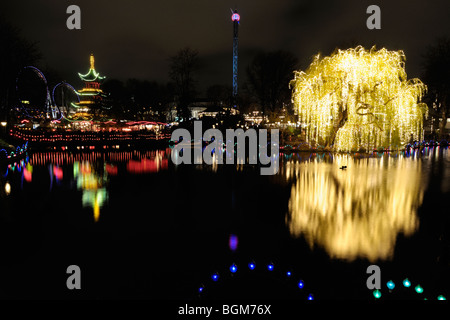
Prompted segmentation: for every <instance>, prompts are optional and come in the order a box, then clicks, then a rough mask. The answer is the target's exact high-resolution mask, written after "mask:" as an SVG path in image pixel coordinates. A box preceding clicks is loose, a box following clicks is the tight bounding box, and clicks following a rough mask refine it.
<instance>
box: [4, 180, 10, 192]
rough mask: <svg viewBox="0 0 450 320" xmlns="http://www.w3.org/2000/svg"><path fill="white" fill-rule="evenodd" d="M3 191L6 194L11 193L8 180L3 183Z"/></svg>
mask: <svg viewBox="0 0 450 320" xmlns="http://www.w3.org/2000/svg"><path fill="white" fill-rule="evenodd" d="M5 193H6V195H9V194H10V193H11V185H10V184H9V182H6V183H5Z"/></svg>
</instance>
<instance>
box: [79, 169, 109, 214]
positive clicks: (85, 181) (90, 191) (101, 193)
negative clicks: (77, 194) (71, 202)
mask: <svg viewBox="0 0 450 320" xmlns="http://www.w3.org/2000/svg"><path fill="white" fill-rule="evenodd" d="M73 177H74V179H75V180H76V184H77V188H78V190H82V192H83V195H82V204H83V207H88V206H89V207H92V209H93V211H94V221H96V222H97V221H98V219H99V218H100V208H101V207H102V206H103V205H104V204H105V202H106V201H107V200H108V193H107V191H106V184H107V181H108V174H107V171H106V170H103V173H102V172H98V170H95V168H94V167H93V166H92V165H91V163H89V162H87V161H84V162H78V161H76V162H74V164H73Z"/></svg>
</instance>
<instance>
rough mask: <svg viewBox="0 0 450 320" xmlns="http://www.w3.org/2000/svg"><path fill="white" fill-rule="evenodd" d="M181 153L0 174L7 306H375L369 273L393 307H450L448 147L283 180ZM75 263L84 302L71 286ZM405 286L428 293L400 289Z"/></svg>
mask: <svg viewBox="0 0 450 320" xmlns="http://www.w3.org/2000/svg"><path fill="white" fill-rule="evenodd" d="M170 152H171V150H170V149H165V150H107V151H102V152H99V151H97V150H90V149H88V148H86V149H85V150H80V152H76V153H69V152H46V153H31V154H29V157H28V159H24V160H22V161H21V162H20V163H16V164H15V165H14V164H13V165H10V166H9V167H7V166H3V167H2V168H0V181H1V183H0V210H1V211H0V217H1V220H0V240H1V248H2V249H1V262H0V271H1V275H0V295H1V297H2V298H33V299H36V298H37V299H46V298H88V299H91V298H100V299H101V298H151V299H153V298H155V299H209V298H213V299H214V298H278V299H297V298H307V297H308V296H309V295H310V294H313V296H314V298H315V299H365V300H367V299H373V296H372V292H371V290H369V289H367V287H366V280H367V278H368V276H369V275H368V274H367V273H366V269H367V267H368V266H369V265H371V264H377V265H378V266H380V268H381V271H382V273H381V276H382V283H383V289H382V292H383V297H393V298H395V297H398V298H404V297H406V298H423V297H427V298H429V299H435V298H436V297H437V295H439V294H444V295H447V297H448V294H449V293H450V292H449V288H450V273H449V271H450V264H449V263H450V223H449V222H450V218H449V210H448V207H449V201H450V197H449V196H450V182H449V181H450V157H449V155H448V149H446V148H445V149H443V148H427V149H424V150H423V151H422V152H419V151H416V152H413V153H412V154H405V153H401V152H399V153H390V154H388V153H384V154H373V155H363V154H352V155H350V154H331V153H317V154H315V153H305V152H300V153H296V154H289V155H283V154H280V156H279V163H280V170H279V172H278V174H277V175H274V176H261V175H260V174H259V173H260V168H258V167H257V166H251V165H214V166H209V165H179V166H175V165H174V164H173V163H172V161H171V159H170ZM344 166H345V167H346V168H343V167H344ZM249 263H252V265H251V267H249ZM73 264H75V265H78V266H80V268H81V271H82V290H79V291H70V290H68V289H67V288H66V279H67V277H68V275H67V274H66V268H67V267H68V266H69V265H73ZM232 265H234V266H235V269H233V271H235V272H232V271H231V270H230V266H232ZM214 274H217V277H218V278H217V279H216V280H217V281H214V280H213V279H212V275H214ZM405 278H408V279H409V280H410V281H411V283H412V287H414V286H415V285H417V284H420V285H421V286H422V287H423V288H424V292H423V293H422V294H421V295H418V294H415V293H411V292H413V291H414V290H413V289H411V290H410V291H411V292H406V291H405V289H404V288H403V291H401V290H402V288H401V281H402V280H403V279H405ZM300 280H301V281H302V285H301V288H299V285H298V284H299V281H300ZM388 280H393V281H394V282H395V283H396V285H397V288H399V289H398V290H397V289H396V290H397V291H395V290H393V291H395V292H389V291H388V290H387V288H386V286H385V283H386V282H387V281H388ZM303 284H304V287H303ZM396 292H399V293H398V294H397V293H396Z"/></svg>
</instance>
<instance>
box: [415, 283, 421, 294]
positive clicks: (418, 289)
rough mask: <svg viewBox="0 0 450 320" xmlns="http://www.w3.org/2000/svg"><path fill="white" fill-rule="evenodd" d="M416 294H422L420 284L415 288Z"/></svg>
mask: <svg viewBox="0 0 450 320" xmlns="http://www.w3.org/2000/svg"><path fill="white" fill-rule="evenodd" d="M414 289H415V290H416V292H417V293H422V292H423V288H422V287H421V286H420V284H418V285H417V286H416V287H415V288H414Z"/></svg>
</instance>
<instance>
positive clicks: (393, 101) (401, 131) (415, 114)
mask: <svg viewBox="0 0 450 320" xmlns="http://www.w3.org/2000/svg"><path fill="white" fill-rule="evenodd" d="M405 60H406V58H405V55H404V53H403V51H388V50H386V49H381V50H376V49H375V47H373V48H372V49H371V50H369V51H367V50H365V49H364V48H363V47H361V46H359V47H357V48H355V49H348V50H344V51H343V50H338V51H337V52H336V53H334V54H333V55H331V56H330V57H325V58H321V57H320V55H317V56H316V57H315V58H314V61H313V62H312V63H311V65H310V66H309V68H308V70H307V71H306V72H295V78H294V79H293V80H292V81H291V83H290V86H291V88H292V90H293V95H292V100H293V103H294V106H295V107H296V108H297V110H298V112H299V116H300V121H301V122H303V123H304V124H305V125H306V128H305V129H306V139H307V141H308V142H309V143H310V144H313V145H317V144H319V145H324V146H326V147H330V146H333V147H334V149H335V150H337V151H352V150H359V149H360V148H366V149H367V150H373V149H372V148H378V147H391V148H399V147H402V146H404V145H405V143H407V142H408V141H409V140H411V139H414V140H420V139H421V138H422V135H423V118H424V115H425V113H427V110H428V108H427V106H426V105H425V104H424V103H420V101H421V99H422V96H423V95H424V93H425V91H426V86H425V85H424V84H423V83H422V82H421V81H420V80H419V79H410V80H407V76H406V72H405Z"/></svg>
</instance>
